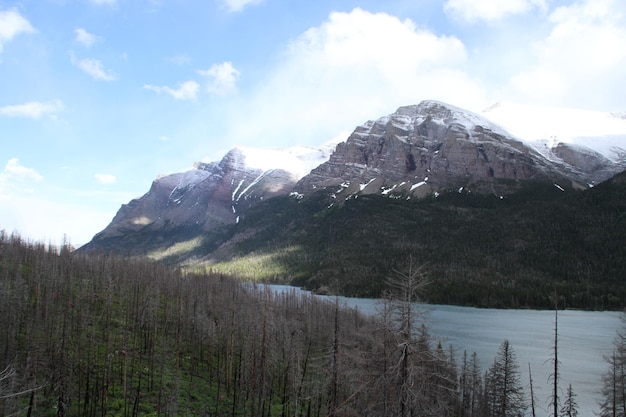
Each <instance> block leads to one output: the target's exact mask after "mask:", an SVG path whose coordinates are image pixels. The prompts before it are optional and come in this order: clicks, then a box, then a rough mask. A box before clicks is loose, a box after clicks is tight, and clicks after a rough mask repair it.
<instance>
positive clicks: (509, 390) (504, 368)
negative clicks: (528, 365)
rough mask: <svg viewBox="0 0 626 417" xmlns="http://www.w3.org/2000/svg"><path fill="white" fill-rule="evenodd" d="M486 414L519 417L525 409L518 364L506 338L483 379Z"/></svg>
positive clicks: (492, 416)
mask: <svg viewBox="0 0 626 417" xmlns="http://www.w3.org/2000/svg"><path fill="white" fill-rule="evenodd" d="M485 393H486V395H485V397H486V399H487V404H486V405H487V407H486V409H487V415H488V416H490V417H495V416H498V417H521V416H523V415H524V412H525V410H526V403H525V400H524V390H523V387H522V384H521V382H520V371H519V365H518V364H517V360H516V358H515V353H514V352H513V348H511V345H510V344H509V341H508V340H505V341H504V342H503V343H502V345H501V346H500V350H499V351H498V354H497V355H496V358H495V359H494V362H493V365H492V366H491V368H489V371H488V373H487V377H486V381H485Z"/></svg>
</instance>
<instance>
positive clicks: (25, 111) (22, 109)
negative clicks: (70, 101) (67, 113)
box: [0, 100, 63, 119]
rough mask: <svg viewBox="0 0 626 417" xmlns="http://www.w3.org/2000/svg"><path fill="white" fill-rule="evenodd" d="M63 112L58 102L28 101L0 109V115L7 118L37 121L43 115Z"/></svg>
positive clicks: (61, 104) (61, 105)
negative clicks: (25, 118)
mask: <svg viewBox="0 0 626 417" xmlns="http://www.w3.org/2000/svg"><path fill="white" fill-rule="evenodd" d="M61 110H63V103H62V102H61V101H60V100H55V101H50V102H47V103H44V102H40V101H29V102H27V103H24V104H15V105H10V106H3V107H0V115H2V116H7V117H27V118H31V119H39V118H41V117H42V116H43V115H45V114H55V113H57V112H59V111H61Z"/></svg>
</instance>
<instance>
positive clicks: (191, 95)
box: [143, 81, 200, 100]
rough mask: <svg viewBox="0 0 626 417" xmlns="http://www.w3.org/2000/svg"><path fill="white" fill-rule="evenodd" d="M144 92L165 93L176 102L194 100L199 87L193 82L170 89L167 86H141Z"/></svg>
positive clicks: (186, 82)
mask: <svg viewBox="0 0 626 417" xmlns="http://www.w3.org/2000/svg"><path fill="white" fill-rule="evenodd" d="M143 88H144V89H146V90H151V91H154V92H155V93H158V94H161V93H166V94H169V95H170V96H172V97H174V98H175V99H176V100H195V99H196V98H197V96H198V90H199V88H200V85H199V84H198V83H197V82H195V81H185V82H184V83H181V84H179V85H178V88H171V87H167V86H155V85H151V84H146V85H144V86H143Z"/></svg>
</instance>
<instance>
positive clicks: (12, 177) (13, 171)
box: [0, 158, 43, 192]
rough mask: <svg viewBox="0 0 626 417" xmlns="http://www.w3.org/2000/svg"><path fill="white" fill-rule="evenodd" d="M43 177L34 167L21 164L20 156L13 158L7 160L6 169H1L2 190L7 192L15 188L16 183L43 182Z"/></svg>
mask: <svg viewBox="0 0 626 417" xmlns="http://www.w3.org/2000/svg"><path fill="white" fill-rule="evenodd" d="M41 181H43V177H42V176H41V175H40V174H39V173H38V172H37V171H36V170H34V169H33V168H27V167H25V166H23V165H20V161H19V159H18V158H11V159H9V160H8V161H7V163H6V165H5V166H4V169H3V170H2V171H0V190H2V191H3V192H7V190H8V189H9V188H11V189H13V187H14V185H15V183H26V182H41Z"/></svg>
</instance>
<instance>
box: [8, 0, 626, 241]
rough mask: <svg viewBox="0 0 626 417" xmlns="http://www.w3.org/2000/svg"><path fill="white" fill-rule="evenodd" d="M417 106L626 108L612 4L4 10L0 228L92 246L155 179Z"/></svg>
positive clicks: (622, 15) (621, 39)
mask: <svg viewBox="0 0 626 417" xmlns="http://www.w3.org/2000/svg"><path fill="white" fill-rule="evenodd" d="M424 99H436V100H441V101H445V102H448V103H451V104H454V105H457V106H460V107H465V108H468V109H470V110H474V111H480V110H481V109H483V108H485V107H487V106H489V105H491V104H493V103H495V102H498V101H513V102H518V103H525V104H532V105H547V106H566V107H574V108H581V109H589V110H599V111H620V112H623V111H625V110H626V2H624V1H623V0H571V1H565V0H554V1H552V0H498V1H497V2H491V1H486V0H386V1H384V2H381V1H373V0H372V1H369V0H365V1H353V0H334V1H327V0H316V1H308V0H307V1H305V0H20V1H7V0H0V229H4V230H6V231H7V232H9V233H10V232H12V231H18V232H19V233H20V234H21V235H22V236H24V237H26V238H29V239H34V240H43V241H49V240H50V241H53V242H59V241H60V240H61V238H62V236H63V234H67V235H68V237H69V238H70V240H71V241H72V242H73V243H76V244H80V243H84V242H86V241H88V240H89V239H90V238H91V237H92V236H93V235H94V234H95V233H97V232H98V231H100V230H102V229H103V228H104V227H105V226H106V225H107V224H108V223H109V222H110V220H111V219H112V218H113V216H114V215H115V213H116V212H117V210H118V209H119V207H120V205H121V204H124V203H127V202H129V201H130V200H131V199H133V198H137V197H139V196H141V195H142V194H144V193H145V192H147V191H148V189H149V187H150V184H151V182H152V181H153V180H154V179H155V178H156V177H157V176H158V175H160V174H168V173H173V172H180V171H184V170H186V169H189V168H190V167H191V166H192V164H193V162H194V161H199V160H201V161H212V160H218V159H220V158H221V156H223V154H224V153H225V152H227V151H228V150H229V149H231V148H232V147H234V146H235V145H244V146H257V147H287V146H293V145H313V146H315V145H320V144H323V143H325V142H328V141H329V140H332V139H336V138H337V137H340V138H342V139H345V138H346V137H347V135H348V134H349V132H350V131H351V130H352V129H354V127H355V126H356V125H358V124H361V123H363V122H364V121H366V120H369V119H375V118H378V117H379V116H383V115H386V114H389V113H391V112H393V111H395V109H396V108H397V107H399V106H401V105H407V104H416V103H418V102H419V101H421V100H424Z"/></svg>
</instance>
